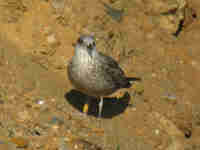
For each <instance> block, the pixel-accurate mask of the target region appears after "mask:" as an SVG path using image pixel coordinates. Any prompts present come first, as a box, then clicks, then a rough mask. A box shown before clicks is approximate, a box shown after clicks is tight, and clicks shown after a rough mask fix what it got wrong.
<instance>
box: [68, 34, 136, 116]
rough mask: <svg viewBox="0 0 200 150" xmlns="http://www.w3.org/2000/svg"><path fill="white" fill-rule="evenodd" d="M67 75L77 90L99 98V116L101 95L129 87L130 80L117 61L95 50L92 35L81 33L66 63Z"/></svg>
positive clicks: (101, 103)
mask: <svg viewBox="0 0 200 150" xmlns="http://www.w3.org/2000/svg"><path fill="white" fill-rule="evenodd" d="M67 70H68V77H69V80H70V81H71V83H72V85H73V86H74V87H75V88H76V89H77V90H79V91H81V92H83V93H85V94H87V95H89V96H94V97H97V98H100V102H99V114H98V115H99V117H101V113H102V108H103V97H104V96H107V95H110V94H112V93H113V92H115V91H117V90H118V89H121V88H129V87H130V86H131V83H130V81H134V80H138V79H137V78H128V77H126V76H125V74H124V72H123V70H122V69H121V68H120V66H119V65H118V63H117V62H116V61H115V60H114V59H112V58H111V57H109V56H106V55H104V54H102V53H100V52H99V51H97V50H96V44H95V40H94V37H93V36H90V35H82V36H80V38H79V39H78V41H77V43H76V45H75V52H74V56H73V57H72V60H71V61H70V63H69V65H68V68H67Z"/></svg>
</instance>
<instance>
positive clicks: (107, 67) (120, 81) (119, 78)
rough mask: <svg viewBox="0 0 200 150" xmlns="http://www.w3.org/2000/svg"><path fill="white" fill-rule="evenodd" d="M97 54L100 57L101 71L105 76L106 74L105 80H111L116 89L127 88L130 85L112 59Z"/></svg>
mask: <svg viewBox="0 0 200 150" xmlns="http://www.w3.org/2000/svg"><path fill="white" fill-rule="evenodd" d="M99 54H100V55H101V59H100V61H101V64H102V66H101V69H102V70H103V72H104V73H105V74H107V75H106V79H107V80H111V82H112V83H114V84H115V86H116V87H117V88H125V87H128V86H129V84H130V83H129V81H128V80H127V78H126V77H125V75H124V72H123V70H122V69H121V68H120V66H119V65H118V63H117V62H116V61H115V60H114V59H113V58H112V57H109V56H106V55H104V54H102V53H99Z"/></svg>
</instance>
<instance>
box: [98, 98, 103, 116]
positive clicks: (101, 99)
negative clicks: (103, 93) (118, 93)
mask: <svg viewBox="0 0 200 150" xmlns="http://www.w3.org/2000/svg"><path fill="white" fill-rule="evenodd" d="M102 108H103V97H100V102H99V118H101V113H102Z"/></svg>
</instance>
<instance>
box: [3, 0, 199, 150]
mask: <svg viewBox="0 0 200 150" xmlns="http://www.w3.org/2000/svg"><path fill="white" fill-rule="evenodd" d="M0 12H1V13H0V28H1V32H0V43H1V44H0V110H1V111H0V149H8V150H18V149H20V150H21V149H24V150H76V149H78V150H147V149H148V150H198V149H200V101H199V97H200V93H199V90H200V81H199V76H200V44H199V39H200V20H199V16H200V1H192V0H177V1H174V0H173V1H172V0H167V1H164V0H149V1H148V0H143V1H141V0H135V1H128V0H104V1H103V0H102V1H100V0H93V1H84V0H76V1H72V0H0ZM81 34H93V35H95V37H96V42H97V48H98V50H99V51H101V52H103V53H105V54H107V55H110V56H112V57H113V58H114V59H116V60H117V61H118V62H119V63H120V66H121V67H122V68H123V69H124V70H125V72H126V74H127V76H133V77H140V78H141V79H142V82H138V83H135V84H134V85H133V86H132V87H131V88H130V89H125V90H121V91H119V92H117V93H115V94H114V95H111V96H110V97H108V98H105V100H104V101H105V103H104V107H103V117H102V118H101V119H98V118H97V117H96V116H97V111H98V110H97V106H98V101H97V100H95V99H94V101H93V103H92V104H91V106H90V107H89V115H88V116H84V115H83V113H82V108H83V105H84V103H85V101H86V99H87V96H86V95H83V94H82V93H80V92H78V91H76V90H74V89H73V88H72V85H71V84H70V82H69V81H68V77H67V73H66V66H67V64H68V62H69V60H70V59H71V57H72V56H73V44H74V43H75V42H76V40H77V38H78V37H79V36H80V35H81Z"/></svg>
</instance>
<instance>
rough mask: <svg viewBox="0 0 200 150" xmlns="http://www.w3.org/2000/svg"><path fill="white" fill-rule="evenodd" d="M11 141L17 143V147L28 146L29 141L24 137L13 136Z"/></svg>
mask: <svg viewBox="0 0 200 150" xmlns="http://www.w3.org/2000/svg"><path fill="white" fill-rule="evenodd" d="M10 141H11V143H14V144H16V147H17V148H27V147H28V143H29V142H28V140H27V139H25V138H24V137H13V138H11V140H10Z"/></svg>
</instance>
